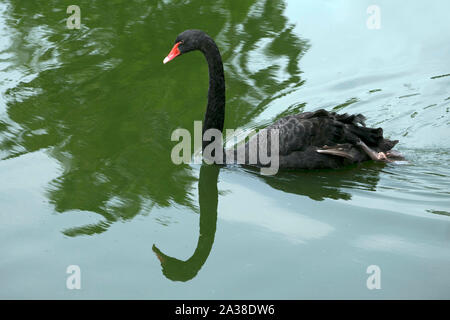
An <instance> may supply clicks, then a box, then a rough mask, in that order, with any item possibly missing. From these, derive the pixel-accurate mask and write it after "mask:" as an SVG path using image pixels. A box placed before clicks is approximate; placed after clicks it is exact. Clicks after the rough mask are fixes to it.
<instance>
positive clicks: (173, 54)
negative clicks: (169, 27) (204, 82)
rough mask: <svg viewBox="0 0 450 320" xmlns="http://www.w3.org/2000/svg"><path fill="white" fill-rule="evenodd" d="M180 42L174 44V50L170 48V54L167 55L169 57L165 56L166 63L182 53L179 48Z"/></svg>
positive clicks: (164, 61)
mask: <svg viewBox="0 0 450 320" xmlns="http://www.w3.org/2000/svg"><path fill="white" fill-rule="evenodd" d="M180 43H181V41H180V42H177V43H175V45H174V46H173V48H172V50H170V52H169V54H168V55H167V57H165V58H164V60H163V63H164V64H166V63H167V62H169V61H170V60H172V59H174V58H175V57H176V56H178V55H180V53H181V52H180V50H179V49H178V46H179V45H180Z"/></svg>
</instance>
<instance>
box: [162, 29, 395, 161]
mask: <svg viewBox="0 0 450 320" xmlns="http://www.w3.org/2000/svg"><path fill="white" fill-rule="evenodd" d="M194 50H199V51H201V52H202V53H203V54H204V56H205V58H206V61H207V63H208V69H209V90H208V105H207V108H206V113H205V118H204V122H203V133H205V131H206V130H208V129H217V130H219V131H221V132H222V130H223V124H224V119H225V77H224V71H223V64H222V58H221V55H220V52H219V49H218V47H217V45H216V43H215V42H214V40H213V39H212V38H211V37H210V36H208V35H207V34H206V33H205V32H203V31H201V30H186V31H184V32H182V33H181V34H179V35H178V37H177V38H176V40H175V45H174V46H173V48H172V50H171V51H170V53H169V54H168V55H167V57H166V58H165V59H164V61H163V62H164V64H165V63H167V62H169V61H171V60H172V59H174V58H175V57H177V56H180V55H182V54H184V53H187V52H190V51H194ZM364 120H365V117H364V116H363V115H362V114H356V115H348V114H337V113H335V112H328V111H326V110H323V109H320V110H317V111H314V112H304V113H300V114H295V115H289V116H286V117H283V118H281V119H279V120H277V121H276V122H275V123H273V124H272V125H270V126H268V127H267V128H266V129H267V132H270V130H272V129H277V130H278V132H279V136H278V139H279V140H278V141H279V149H278V152H279V165H278V166H279V168H290V169H322V168H338V167H342V166H345V165H349V164H352V163H358V162H362V161H366V160H376V161H382V162H390V161H393V160H396V159H402V158H403V157H402V156H401V154H399V153H398V152H396V151H393V150H391V149H392V148H393V147H394V146H395V145H396V144H397V143H398V140H394V141H392V140H388V139H385V138H384V137H383V129H382V128H367V127H366V126H365V123H364ZM267 132H266V133H265V134H267ZM251 139H261V134H260V133H258V134H256V135H255V136H253V137H252V138H251ZM251 139H250V141H251ZM250 141H248V142H247V143H246V144H244V145H243V147H242V148H245V152H246V157H245V159H249V156H248V155H250V154H251V153H252V152H254V151H255V150H254V149H251V147H249V146H250ZM267 142H268V143H270V137H268V138H267ZM209 143H211V142H210V141H205V140H203V150H205V148H206V147H207V146H208V144H209ZM258 147H259V145H258ZM268 149H269V148H268ZM231 152H232V153H235V154H236V152H237V151H236V150H233V151H231ZM223 154H224V158H225V157H227V156H229V154H230V152H229V150H225V152H224V153H223ZM232 158H233V159H236V157H235V155H233V157H232ZM256 158H257V161H256V162H257V163H252V164H256V166H264V165H267V164H265V163H262V161H260V158H259V153H258V155H256ZM225 161H226V160H225ZM227 163H228V162H227Z"/></svg>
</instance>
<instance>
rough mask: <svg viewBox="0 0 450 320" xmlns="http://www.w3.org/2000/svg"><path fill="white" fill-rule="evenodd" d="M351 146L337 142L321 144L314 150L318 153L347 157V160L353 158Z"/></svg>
mask: <svg viewBox="0 0 450 320" xmlns="http://www.w3.org/2000/svg"><path fill="white" fill-rule="evenodd" d="M351 149H352V146H351V145H350V144H337V145H335V146H332V147H329V146H323V147H322V148H320V149H317V150H316V151H317V152H318V153H323V154H330V155H333V156H337V157H343V158H347V159H349V160H352V161H353V160H355V157H354V155H353V154H352V152H351Z"/></svg>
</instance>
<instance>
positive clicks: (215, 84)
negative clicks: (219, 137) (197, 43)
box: [200, 37, 225, 150]
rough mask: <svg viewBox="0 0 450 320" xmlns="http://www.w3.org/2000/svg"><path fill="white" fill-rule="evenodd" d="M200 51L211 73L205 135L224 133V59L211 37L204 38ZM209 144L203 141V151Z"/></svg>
mask: <svg viewBox="0 0 450 320" xmlns="http://www.w3.org/2000/svg"><path fill="white" fill-rule="evenodd" d="M200 50H201V51H202V52H203V54H204V55H205V58H206V61H207V62H208V71H209V89H208V105H207V107H206V113H205V119H204V123H203V133H205V131H206V130H208V129H218V130H219V131H222V130H223V123H224V120H225V76H224V72H223V63H222V57H221V56H220V52H219V48H217V45H216V43H215V42H214V40H213V39H211V38H210V37H205V38H204V40H203V41H202V45H201V49H200ZM209 143H210V142H209V141H206V142H205V141H203V150H204V149H205V147H206V146H207V145H208V144H209Z"/></svg>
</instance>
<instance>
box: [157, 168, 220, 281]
mask: <svg viewBox="0 0 450 320" xmlns="http://www.w3.org/2000/svg"><path fill="white" fill-rule="evenodd" d="M219 169H220V168H219V167H218V166H215V165H212V166H208V165H203V166H202V167H201V168H200V177H199V182H198V197H199V207H200V234H199V237H198V242H197V248H196V249H195V251H194V253H193V254H192V256H191V257H190V258H189V259H187V260H186V261H182V260H179V259H177V258H173V257H169V256H167V255H165V254H164V253H163V252H161V250H159V249H158V248H157V247H156V245H153V248H152V249H153V251H154V252H155V254H156V256H157V257H158V259H159V261H161V266H162V271H163V273H164V275H165V276H166V277H167V278H168V279H170V280H173V281H188V280H191V279H192V278H194V277H195V276H196V275H197V273H198V271H199V270H200V269H201V267H202V266H203V264H204V263H205V261H206V259H207V258H208V256H209V253H210V252H211V248H212V246H213V243H214V236H215V234H216V222H217V203H218V190H217V180H218V176H219Z"/></svg>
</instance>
